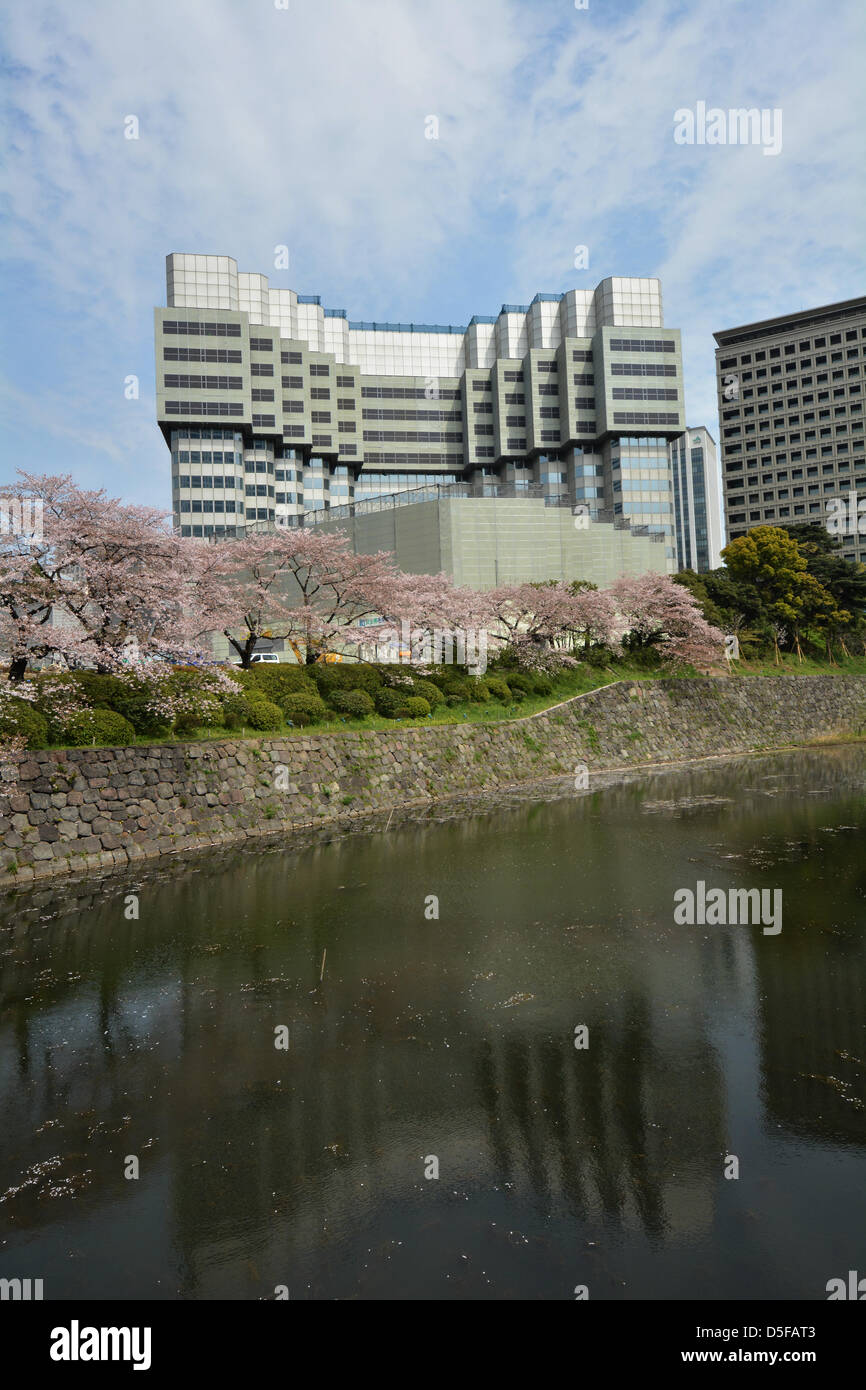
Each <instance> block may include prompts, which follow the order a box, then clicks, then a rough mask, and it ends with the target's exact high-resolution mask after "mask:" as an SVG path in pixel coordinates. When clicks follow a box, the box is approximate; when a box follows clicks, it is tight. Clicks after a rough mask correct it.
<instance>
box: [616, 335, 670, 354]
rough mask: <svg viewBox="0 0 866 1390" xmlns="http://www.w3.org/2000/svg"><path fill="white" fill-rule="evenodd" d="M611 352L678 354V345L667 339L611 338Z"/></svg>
mask: <svg viewBox="0 0 866 1390" xmlns="http://www.w3.org/2000/svg"><path fill="white" fill-rule="evenodd" d="M610 350H611V352H676V350H677V345H676V343H675V342H672V341H670V340H669V339H667V338H611V340H610Z"/></svg>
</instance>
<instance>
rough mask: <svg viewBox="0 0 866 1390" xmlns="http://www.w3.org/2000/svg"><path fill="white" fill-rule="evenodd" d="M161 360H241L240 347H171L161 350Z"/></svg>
mask: <svg viewBox="0 0 866 1390" xmlns="http://www.w3.org/2000/svg"><path fill="white" fill-rule="evenodd" d="M162 360H163V362H243V360H244V359H243V353H242V352H241V350H240V348H171V347H164V348H163V350H162Z"/></svg>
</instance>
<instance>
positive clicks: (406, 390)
mask: <svg viewBox="0 0 866 1390" xmlns="http://www.w3.org/2000/svg"><path fill="white" fill-rule="evenodd" d="M361 396H362V397H363V398H364V399H367V400H389V401H430V400H441V401H459V400H460V391H459V390H454V389H453V388H452V387H449V386H440V387H438V389H436V392H435V395H432V396H431V395H430V394H429V393H428V391H427V390H426V389H425V388H424V387H423V386H362V387H361Z"/></svg>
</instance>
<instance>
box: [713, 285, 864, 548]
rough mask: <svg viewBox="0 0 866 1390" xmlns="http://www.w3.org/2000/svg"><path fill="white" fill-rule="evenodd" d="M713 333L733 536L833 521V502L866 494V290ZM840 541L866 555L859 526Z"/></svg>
mask: <svg viewBox="0 0 866 1390" xmlns="http://www.w3.org/2000/svg"><path fill="white" fill-rule="evenodd" d="M715 339H716V342H717V344H718V347H717V349H716V373H717V378H718V393H719V420H720V422H721V445H722V467H723V470H724V490H725V512H726V514H727V520H728V535H729V538H730V539H731V540H735V539H736V538H737V537H738V536H743V535H745V534H746V532H747V531H749V530H750V529H751V528H752V527H753V526H791V525H796V524H797V523H798V522H810V521H812V522H814V521H820V522H822V523H823V524H825V525H826V524H827V523H828V521H829V520H830V519H831V518H832V517H833V515H834V512H835V511H836V508H835V507H833V506H831V503H833V502H835V503H836V504H837V505H838V503H839V502H840V501H847V499H848V498H849V497H850V494H851V493H852V492H857V491H858V490H859V492H860V494H861V496H864V497H866V458H864V451H863V361H864V346H866V343H864V340H866V298H860V299H847V300H844V301H842V302H841V303H839V304H828V305H826V306H825V307H824V308H821V309H804V310H802V311H801V312H800V313H796V314H784V315H782V316H781V317H780V318H775V319H765V320H764V321H763V322H761V323H750V324H746V325H745V326H743V327H741V328H726V329H725V330H724V331H723V332H720V333H716V335H715ZM853 516H854V517H856V507H855V508H854V512H853ZM839 539H840V540H841V542H842V545H843V553H844V554H845V555H846V556H847V558H848V559H850V560H866V536H861V535H858V534H857V525H856V524H854V525H853V526H852V525H849V526H847V527H845V528H843V529H842V530H841V531H840V532H839Z"/></svg>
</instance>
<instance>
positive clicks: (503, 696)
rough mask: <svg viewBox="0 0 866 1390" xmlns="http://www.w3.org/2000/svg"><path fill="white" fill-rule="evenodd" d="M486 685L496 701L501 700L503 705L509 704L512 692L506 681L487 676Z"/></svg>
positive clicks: (497, 677) (498, 677)
mask: <svg viewBox="0 0 866 1390" xmlns="http://www.w3.org/2000/svg"><path fill="white" fill-rule="evenodd" d="M484 684H485V685H486V686H487V689H488V690H489V691H490V694H491V696H492V697H493V699H494V700H499V701H500V703H501V704H503V705H504V704H508V703H509V701H510V700H511V691H510V690H509V688H508V682H507V681H504V680H503V679H502V677H501V676H485V677H484Z"/></svg>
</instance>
